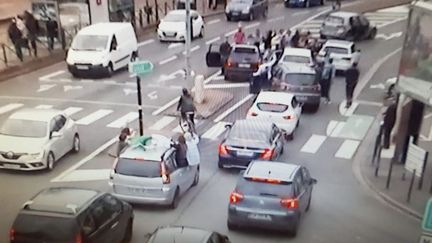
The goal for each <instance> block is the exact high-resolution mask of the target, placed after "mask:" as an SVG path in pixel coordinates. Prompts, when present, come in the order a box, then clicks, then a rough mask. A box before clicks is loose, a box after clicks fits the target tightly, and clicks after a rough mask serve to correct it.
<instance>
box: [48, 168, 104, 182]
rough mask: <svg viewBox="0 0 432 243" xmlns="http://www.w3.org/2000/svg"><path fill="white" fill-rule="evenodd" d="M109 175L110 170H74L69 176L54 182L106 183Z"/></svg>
mask: <svg viewBox="0 0 432 243" xmlns="http://www.w3.org/2000/svg"><path fill="white" fill-rule="evenodd" d="M110 173H111V169H85V170H74V171H72V172H71V173H70V174H68V175H66V176H65V177H63V178H61V179H60V180H57V181H55V182H78V181H107V180H108V179H109V176H110ZM52 182H54V181H52Z"/></svg>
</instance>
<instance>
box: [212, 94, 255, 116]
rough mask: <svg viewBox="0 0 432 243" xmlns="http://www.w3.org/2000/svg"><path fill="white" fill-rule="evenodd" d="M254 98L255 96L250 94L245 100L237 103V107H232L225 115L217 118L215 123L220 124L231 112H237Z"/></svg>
mask: <svg viewBox="0 0 432 243" xmlns="http://www.w3.org/2000/svg"><path fill="white" fill-rule="evenodd" d="M253 96H254V95H253V94H249V95H248V96H246V97H245V98H243V99H242V100H240V101H239V102H237V103H236V104H235V105H233V106H231V108H229V109H228V110H226V111H225V112H224V113H222V114H220V115H219V116H218V117H216V119H214V122H220V121H222V120H223V119H224V118H225V117H227V116H228V115H229V114H230V113H231V112H233V111H235V110H236V109H237V108H239V107H240V106H241V105H243V104H244V103H246V101H248V100H250V99H252V97H253Z"/></svg>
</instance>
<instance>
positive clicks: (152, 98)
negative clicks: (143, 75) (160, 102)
mask: <svg viewBox="0 0 432 243" xmlns="http://www.w3.org/2000/svg"><path fill="white" fill-rule="evenodd" d="M147 96H148V97H149V98H150V99H151V100H155V99H157V98H158V96H157V91H156V90H155V91H153V92H150V93H149V94H148V95H147Z"/></svg>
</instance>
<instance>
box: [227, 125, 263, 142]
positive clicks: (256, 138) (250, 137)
mask: <svg viewBox="0 0 432 243" xmlns="http://www.w3.org/2000/svg"><path fill="white" fill-rule="evenodd" d="M229 138H230V139H232V140H237V141H248V142H257V143H262V142H263V141H269V136H268V135H267V134H266V133H265V132H263V131H258V130H251V129H250V127H248V128H245V127H239V126H234V127H233V128H232V129H231V132H230V134H229Z"/></svg>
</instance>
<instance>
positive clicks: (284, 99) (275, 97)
mask: <svg viewBox="0 0 432 243" xmlns="http://www.w3.org/2000/svg"><path fill="white" fill-rule="evenodd" d="M293 98H294V95H293V94H291V93H287V92H275V91H261V92H260V93H259V94H258V97H257V98H256V100H255V103H257V102H269V101H273V102H275V103H286V104H288V105H289V104H290V103H291V100H292V99H293Z"/></svg>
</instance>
